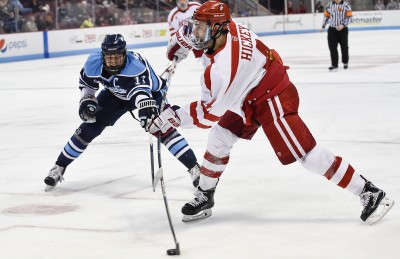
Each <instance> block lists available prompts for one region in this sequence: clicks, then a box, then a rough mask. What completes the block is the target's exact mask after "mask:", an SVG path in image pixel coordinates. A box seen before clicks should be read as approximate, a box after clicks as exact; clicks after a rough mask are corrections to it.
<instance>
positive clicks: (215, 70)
mask: <svg viewBox="0 0 400 259" xmlns="http://www.w3.org/2000/svg"><path fill="white" fill-rule="evenodd" d="M229 31H230V33H228V35H227V40H226V43H225V45H224V46H222V47H221V48H220V49H218V50H217V51H216V52H215V53H213V54H212V55H207V54H205V55H203V58H204V59H205V62H203V63H204V66H205V70H204V74H203V75H202V76H201V89H202V95H201V100H200V101H196V102H192V103H190V104H188V105H185V106H182V107H181V108H180V109H179V110H177V114H178V116H179V117H180V119H181V127H185V128H191V127H193V126H196V127H199V128H210V127H212V126H213V125H215V124H216V122H217V121H218V120H219V118H220V117H221V116H222V115H223V114H224V113H225V112H226V111H227V110H230V111H232V112H234V113H236V114H238V115H240V116H241V117H242V118H243V120H244V121H245V120H246V114H245V112H244V110H243V107H242V106H243V102H244V101H245V99H246V97H247V95H248V94H249V92H250V91H251V90H252V89H253V88H255V87H256V86H257V85H258V84H259V83H260V81H261V80H262V79H263V77H264V76H265V75H266V69H265V68H264V66H265V65H266V63H267V61H268V53H266V51H265V49H267V48H266V46H265V45H264V44H263V43H261V41H260V40H259V39H258V36H257V35H256V34H255V33H253V32H252V31H250V30H249V29H248V28H247V27H245V26H243V25H241V24H237V23H235V22H234V21H231V22H230V24H229Z"/></svg>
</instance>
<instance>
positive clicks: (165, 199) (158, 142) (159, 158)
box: [157, 133, 179, 248]
mask: <svg viewBox="0 0 400 259" xmlns="http://www.w3.org/2000/svg"><path fill="white" fill-rule="evenodd" d="M160 135H161V134H160V133H158V136H157V153H158V166H159V167H160V168H161V167H162V161H161V136H160ZM160 183H161V191H162V195H163V198H164V205H165V211H166V212H167V217H168V222H169V227H170V228H171V233H172V236H173V237H174V242H175V246H176V247H177V248H179V243H178V240H177V239H176V235H175V230H174V225H173V224H172V220H171V214H170V213H169V207H168V199H167V192H166V190H165V182H164V176H161V179H160Z"/></svg>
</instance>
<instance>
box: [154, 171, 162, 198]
mask: <svg viewBox="0 0 400 259" xmlns="http://www.w3.org/2000/svg"><path fill="white" fill-rule="evenodd" d="M161 177H163V169H162V167H160V168H158V170H157V173H156V176H155V177H154V181H153V192H155V191H156V188H157V185H158V182H159V181H160V179H161Z"/></svg>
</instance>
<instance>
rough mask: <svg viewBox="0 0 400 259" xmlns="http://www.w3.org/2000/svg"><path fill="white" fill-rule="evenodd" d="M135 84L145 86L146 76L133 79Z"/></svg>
mask: <svg viewBox="0 0 400 259" xmlns="http://www.w3.org/2000/svg"><path fill="white" fill-rule="evenodd" d="M135 84H136V85H145V84H146V76H140V77H139V76H137V77H135Z"/></svg>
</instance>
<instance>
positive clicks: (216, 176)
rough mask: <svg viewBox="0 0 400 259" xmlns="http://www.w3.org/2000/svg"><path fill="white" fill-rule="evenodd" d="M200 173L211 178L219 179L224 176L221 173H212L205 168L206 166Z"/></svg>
mask: <svg viewBox="0 0 400 259" xmlns="http://www.w3.org/2000/svg"><path fill="white" fill-rule="evenodd" d="M200 173H201V174H203V175H205V176H208V177H211V178H219V177H221V175H222V172H221V171H212V170H210V169H207V168H205V167H204V166H202V167H201V169H200Z"/></svg>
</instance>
